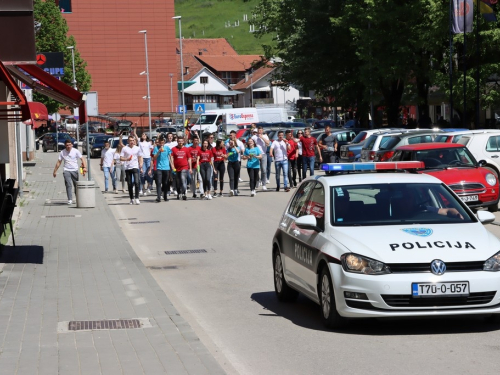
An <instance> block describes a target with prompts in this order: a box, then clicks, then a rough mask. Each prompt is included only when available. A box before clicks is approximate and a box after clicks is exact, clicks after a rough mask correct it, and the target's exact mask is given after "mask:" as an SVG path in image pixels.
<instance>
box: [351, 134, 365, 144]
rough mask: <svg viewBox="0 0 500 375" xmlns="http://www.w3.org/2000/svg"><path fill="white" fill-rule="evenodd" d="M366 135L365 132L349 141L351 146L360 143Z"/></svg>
mask: <svg viewBox="0 0 500 375" xmlns="http://www.w3.org/2000/svg"><path fill="white" fill-rule="evenodd" d="M366 136H367V133H366V132H360V133H359V134H358V135H357V136H356V137H354V139H353V140H352V141H351V143H352V144H356V143H359V142H362V141H364V140H365V139H366Z"/></svg>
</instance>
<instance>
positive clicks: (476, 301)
mask: <svg viewBox="0 0 500 375" xmlns="http://www.w3.org/2000/svg"><path fill="white" fill-rule="evenodd" d="M495 294H496V292H481V293H471V294H469V295H468V296H464V297H428V298H413V297H412V296H411V294H382V296H381V297H382V298H383V299H384V301H385V303H387V304H388V305H389V306H391V307H441V306H469V305H483V304H487V303H490V302H491V301H492V300H493V297H495Z"/></svg>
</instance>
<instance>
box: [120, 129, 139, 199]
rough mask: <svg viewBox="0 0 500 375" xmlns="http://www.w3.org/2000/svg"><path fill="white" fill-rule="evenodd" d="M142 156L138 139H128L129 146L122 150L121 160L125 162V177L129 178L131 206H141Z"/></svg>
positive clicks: (132, 137)
mask: <svg viewBox="0 0 500 375" xmlns="http://www.w3.org/2000/svg"><path fill="white" fill-rule="evenodd" d="M142 156H143V155H142V151H141V149H140V148H139V147H138V146H137V145H136V138H135V137H134V136H132V135H130V136H129V137H128V144H127V145H126V146H125V147H123V148H122V152H121V153H120V160H121V161H123V162H125V175H126V176H127V185H128V194H129V197H130V204H134V203H135V204H141V202H140V201H139V185H140V183H141V181H140V179H139V170H142ZM132 179H133V181H132ZM134 187H135V191H134Z"/></svg>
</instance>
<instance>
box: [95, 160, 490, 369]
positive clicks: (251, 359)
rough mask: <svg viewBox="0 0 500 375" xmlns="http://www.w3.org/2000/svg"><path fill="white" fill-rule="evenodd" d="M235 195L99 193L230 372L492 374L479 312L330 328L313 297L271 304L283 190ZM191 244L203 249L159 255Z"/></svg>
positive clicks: (487, 329) (97, 175) (486, 331)
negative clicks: (158, 198)
mask: <svg viewBox="0 0 500 375" xmlns="http://www.w3.org/2000/svg"><path fill="white" fill-rule="evenodd" d="M93 164H95V165H96V168H97V163H96V162H95V161H93ZM96 168H94V171H97V169H96ZM94 176H95V178H96V180H97V181H98V182H99V183H101V181H102V176H101V174H100V173H95V174H94ZM243 176H244V179H245V180H248V177H247V176H246V171H243ZM273 177H274V176H273ZM272 186H274V185H272ZM241 191H242V193H243V195H242V196H240V197H231V198H229V197H225V198H217V199H214V200H212V201H195V200H188V201H186V202H183V201H177V200H173V201H170V202H168V203H164V202H162V203H158V204H157V203H154V197H146V198H142V199H141V205H140V206H130V205H128V198H127V197H126V196H125V195H122V194H120V195H112V194H108V195H106V200H107V202H108V204H109V205H110V207H111V210H112V212H113V213H114V215H115V216H116V218H117V219H119V223H120V225H121V227H122V229H123V231H124V233H125V236H126V237H127V239H128V240H129V241H130V243H131V245H132V247H133V248H134V249H135V250H136V252H137V254H138V256H139V257H140V259H141V260H142V261H143V262H144V263H145V265H146V266H147V267H149V269H150V271H151V273H152V275H153V276H154V277H155V279H156V280H157V281H158V283H159V284H160V286H161V287H162V288H163V289H164V290H165V291H166V293H167V295H168V297H169V298H170V299H171V300H172V301H173V303H174V305H175V307H176V308H177V309H178V310H179V311H180V313H181V314H182V316H183V317H184V318H185V319H187V320H188V322H189V323H190V324H191V326H192V327H193V328H194V330H195V331H196V333H197V334H198V336H199V337H200V338H201V339H202V341H203V343H204V344H205V345H206V346H207V347H208V348H209V350H210V351H211V352H212V353H213V354H214V355H215V356H216V358H217V359H218V360H219V362H220V363H222V365H223V367H224V369H225V370H226V371H227V372H228V373H240V374H340V373H343V372H345V373H349V374H367V373H374V374H380V373H384V374H401V373H405V374H423V373H431V372H432V373H435V372H438V373H440V374H454V375H456V374H469V373H471V372H475V373H478V374H497V373H498V366H497V361H496V360H495V359H494V358H496V355H498V353H499V350H500V344H499V339H498V335H499V332H498V330H499V329H500V327H499V326H494V325H487V324H485V323H484V322H483V320H482V319H479V318H469V319H460V318H457V319H419V320H415V319H412V320H404V321H387V320H386V321H377V320H367V321H359V322H358V321H356V322H354V323H353V324H351V326H350V327H349V329H347V330H346V331H342V332H333V331H329V330H326V329H324V327H323V325H322V324H321V322H320V319H319V317H320V315H319V314H320V311H319V307H318V306H317V305H315V304H314V303H313V302H310V301H309V300H307V299H305V298H303V297H300V298H299V300H298V301H297V302H296V303H292V304H282V303H278V302H277V300H276V298H275V296H274V289H273V280H272V264H271V256H270V245H271V239H272V236H273V234H274V231H275V228H276V226H277V223H278V219H279V216H280V214H281V212H282V210H283V208H284V206H285V205H286V203H287V201H288V199H289V198H290V196H291V193H285V192H280V193H276V192H275V191H268V192H260V191H259V192H258V194H257V196H256V197H254V198H251V197H250V196H249V190H248V184H247V183H244V184H243V186H242V189H241ZM130 218H134V219H132V220H124V219H130ZM145 221H150V222H152V223H146V224H132V222H145ZM499 221H500V220H499ZM489 229H491V230H492V231H493V232H495V234H496V235H500V227H498V226H493V225H489ZM194 249H205V250H206V251H207V252H206V253H195V254H182V255H166V254H165V251H172V250H194Z"/></svg>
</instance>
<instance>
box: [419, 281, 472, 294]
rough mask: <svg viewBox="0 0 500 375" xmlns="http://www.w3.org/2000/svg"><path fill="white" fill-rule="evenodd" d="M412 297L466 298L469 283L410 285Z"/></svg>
mask: <svg viewBox="0 0 500 375" xmlns="http://www.w3.org/2000/svg"><path fill="white" fill-rule="evenodd" d="M411 291H412V293H411V294H412V296H413V297H438V296H439V297H441V296H468V295H469V282H468V281H460V282H446V283H412V284H411Z"/></svg>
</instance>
